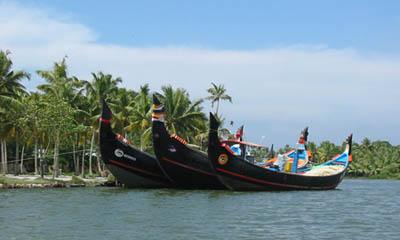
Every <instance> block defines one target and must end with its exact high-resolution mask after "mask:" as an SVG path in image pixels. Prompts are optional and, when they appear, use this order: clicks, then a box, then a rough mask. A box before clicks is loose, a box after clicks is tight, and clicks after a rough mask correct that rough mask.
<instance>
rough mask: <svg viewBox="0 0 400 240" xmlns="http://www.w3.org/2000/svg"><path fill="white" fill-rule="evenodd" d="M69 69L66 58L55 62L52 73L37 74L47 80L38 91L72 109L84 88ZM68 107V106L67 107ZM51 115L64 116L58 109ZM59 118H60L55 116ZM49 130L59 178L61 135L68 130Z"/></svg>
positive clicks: (55, 173) (54, 171)
mask: <svg viewBox="0 0 400 240" xmlns="http://www.w3.org/2000/svg"><path fill="white" fill-rule="evenodd" d="M67 70H68V67H67V64H66V57H64V58H63V59H62V60H61V61H60V62H55V63H54V65H53V69H52V70H50V71H44V70H38V71H37V74H38V75H39V76H40V77H42V78H43V79H45V80H46V82H47V83H46V84H42V85H40V86H38V89H39V90H41V91H43V92H44V93H45V94H46V95H48V96H49V97H50V100H52V101H54V102H55V104H56V103H57V104H59V106H62V107H65V108H66V109H67V107H68V106H69V107H72V105H73V102H74V100H75V98H76V96H77V95H78V94H79V91H78V88H80V87H82V83H81V82H80V81H79V80H78V79H77V78H75V77H68V71H67ZM66 105H68V106H66ZM51 111H52V112H51V113H49V114H63V113H62V112H59V111H57V109H51ZM54 117H56V118H57V117H58V116H54ZM57 119H59V118H57ZM59 120H60V121H61V122H58V123H57V122H54V123H53V124H62V123H64V121H62V119H59ZM49 129H53V130H54V132H53V134H52V135H53V137H54V139H53V140H54V161H53V177H57V176H58V173H59V156H58V153H59V148H60V135H61V132H62V131H66V129H61V128H60V127H58V128H54V126H49Z"/></svg>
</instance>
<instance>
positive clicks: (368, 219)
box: [0, 179, 400, 239]
mask: <svg viewBox="0 0 400 240" xmlns="http://www.w3.org/2000/svg"><path fill="white" fill-rule="evenodd" d="M0 202H1V204H0V233H1V235H0V239H267V238H274V239H338V238H343V239H399V235H400V230H399V229H400V228H399V227H398V226H397V225H398V223H399V222H400V208H399V203H400V181H378V180H353V179H346V180H345V181H344V182H343V183H342V184H341V185H340V187H339V189H338V190H333V191H294V192H231V191H181V190H168V189H159V190H127V189H118V188H82V189H29V190H24V189H18V190H1V191H0Z"/></svg>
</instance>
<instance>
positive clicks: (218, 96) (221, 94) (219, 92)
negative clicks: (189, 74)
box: [206, 83, 232, 115]
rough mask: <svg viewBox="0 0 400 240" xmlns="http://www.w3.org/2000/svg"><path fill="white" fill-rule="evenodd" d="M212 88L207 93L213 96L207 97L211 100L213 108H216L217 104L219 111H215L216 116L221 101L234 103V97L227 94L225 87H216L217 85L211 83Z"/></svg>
mask: <svg viewBox="0 0 400 240" xmlns="http://www.w3.org/2000/svg"><path fill="white" fill-rule="evenodd" d="M211 84H212V87H211V88H209V89H207V92H208V93H209V94H211V95H210V96H208V97H206V99H207V100H211V107H214V104H215V103H217V109H216V111H215V115H218V110H219V102H220V101H221V100H227V101H229V102H230V103H232V97H231V96H229V95H228V94H226V88H225V87H224V85H222V84H220V85H218V86H217V85H216V84H215V83H211Z"/></svg>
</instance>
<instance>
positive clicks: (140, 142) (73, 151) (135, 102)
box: [0, 50, 400, 186]
mask: <svg viewBox="0 0 400 240" xmlns="http://www.w3.org/2000/svg"><path fill="white" fill-rule="evenodd" d="M66 60H67V59H66V58H63V59H62V60H61V61H59V62H55V63H54V64H53V66H52V67H51V68H49V69H47V70H37V71H36V72H34V73H28V72H26V71H23V70H16V69H13V63H12V61H11V53H10V52H8V51H6V52H5V51H1V50H0V145H1V148H0V152H1V154H0V159H1V165H0V174H2V175H0V184H2V185H3V186H4V185H5V184H7V186H10V184H9V183H10V182H12V181H14V180H15V179H14V180H13V179H12V178H10V177H9V175H6V174H15V175H21V174H35V175H36V176H37V175H39V174H40V173H41V172H43V173H44V174H48V175H51V180H50V179H36V180H37V181H39V183H40V181H45V182H43V183H40V184H54V186H57V184H61V185H63V184H64V185H68V181H67V182H60V183H59V182H57V180H56V179H57V177H59V175H60V174H61V173H71V174H72V175H74V176H75V177H78V176H79V177H80V178H81V179H84V178H85V176H89V177H93V176H103V177H104V176H105V175H107V170H106V169H105V166H104V164H103V163H102V161H101V159H100V154H99V149H98V134H99V133H98V127H99V123H98V118H99V115H100V110H101V109H100V99H101V98H106V100H107V102H108V103H109V105H110V107H111V109H112V111H113V113H114V115H113V122H112V124H113V128H114V130H115V131H116V132H118V133H120V134H121V135H123V136H125V137H126V138H127V139H129V140H130V141H131V142H132V144H133V145H135V146H137V147H138V148H140V149H142V150H143V151H146V152H149V153H152V151H153V150H152V146H151V104H152V100H151V91H150V88H149V86H148V85H147V84H145V85H143V86H141V87H140V88H139V89H137V90H131V89H126V88H124V87H121V86H120V84H121V83H122V79H121V78H119V77H114V76H112V75H111V74H108V73H103V72H101V71H99V72H93V73H92V74H91V79H89V80H85V79H79V78H77V77H75V76H70V75H69V73H68V66H67V61H66ZM33 74H35V75H36V77H39V78H40V79H42V80H43V82H44V83H43V84H41V85H38V86H37V89H36V90H33V91H27V90H26V88H25V86H24V85H23V84H22V83H21V82H22V80H24V79H29V78H31V77H32V75H33ZM204 93H205V96H204V98H202V99H192V98H191V97H190V95H189V93H188V92H187V91H186V90H185V89H182V88H173V87H172V86H169V85H166V86H163V87H162V88H161V92H160V95H159V97H160V98H161V100H162V101H163V102H164V105H165V108H166V111H167V112H168V114H167V116H166V124H167V128H168V130H169V131H170V132H171V133H175V134H177V135H179V136H180V137H182V138H183V139H185V140H186V141H187V142H190V143H191V144H195V145H198V146H199V147H200V148H201V149H203V150H205V148H206V146H207V142H206V141H207V135H208V130H207V126H208V123H207V121H208V120H207V117H206V114H205V113H204V111H203V104H204V102H205V101H209V102H210V103H211V106H212V108H213V109H214V111H215V113H216V114H217V116H218V117H219V118H220V120H221V121H222V122H223V123H224V122H225V121H224V118H223V116H221V115H219V113H218V112H219V107H220V102H221V101H228V102H232V97H231V96H229V95H228V94H227V91H226V89H225V88H224V86H223V85H216V84H212V85H211V87H210V88H209V89H207V91H206V90H205V91H204ZM206 94H207V95H206ZM226 122H227V121H226ZM225 125H227V124H225ZM221 134H222V135H224V136H226V137H228V136H229V135H231V133H230V132H229V130H228V129H227V128H223V129H222V130H221ZM308 147H309V149H310V150H311V152H312V153H313V157H312V161H313V162H315V163H322V162H324V161H327V160H329V159H331V158H332V157H333V156H335V155H336V154H338V153H340V152H341V151H342V149H343V145H342V144H340V145H335V144H334V143H332V142H329V141H323V142H321V143H319V144H316V143H314V142H309V144H308ZM288 149H290V147H289V145H287V146H285V147H283V148H281V149H278V150H277V152H278V153H283V152H285V151H287V150H288ZM268 151H269V149H265V150H263V151H261V152H259V153H256V154H258V157H261V156H266V155H267V154H268ZM348 176H351V177H368V178H391V179H400V146H396V145H392V144H390V143H389V142H388V141H370V140H369V139H368V138H365V139H364V140H363V141H362V142H361V143H354V147H353V162H352V164H351V165H350V169H349V171H348ZM53 179H54V180H53ZM20 180H21V179H20ZM36 180H35V181H36ZM15 181H16V182H15V184H19V183H18V181H17V180H15ZM21 181H25V180H21ZM29 181H30V180H29ZM46 181H49V182H46ZM39 183H38V184H39ZM27 184H30V183H29V182H28V183H27ZM31 184H36V183H35V182H34V181H32V183H31ZM70 185H71V184H70ZM32 186H36V185H32ZM71 186H72V185H71Z"/></svg>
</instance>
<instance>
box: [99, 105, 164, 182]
mask: <svg viewBox="0 0 400 240" xmlns="http://www.w3.org/2000/svg"><path fill="white" fill-rule="evenodd" d="M111 118H112V112H111V110H110V108H109V107H108V105H107V103H106V102H105V101H104V100H103V110H102V115H101V118H100V152H101V156H102V160H103V161H104V163H105V165H106V166H107V168H108V169H109V170H110V172H111V173H112V174H113V175H114V176H115V177H116V179H117V180H118V181H119V182H121V183H122V184H124V186H126V187H129V188H135V187H137V188H159V187H169V186H171V182H170V181H169V179H168V178H167V177H166V176H165V175H164V173H163V172H162V170H161V169H160V167H159V165H158V163H157V160H156V158H155V157H154V156H151V155H150V154H148V153H145V152H143V151H140V150H139V149H136V148H135V147H133V146H131V145H130V144H129V142H128V141H127V140H126V139H125V138H124V137H123V136H121V135H119V134H115V133H114V132H113V131H112V129H111Z"/></svg>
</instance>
